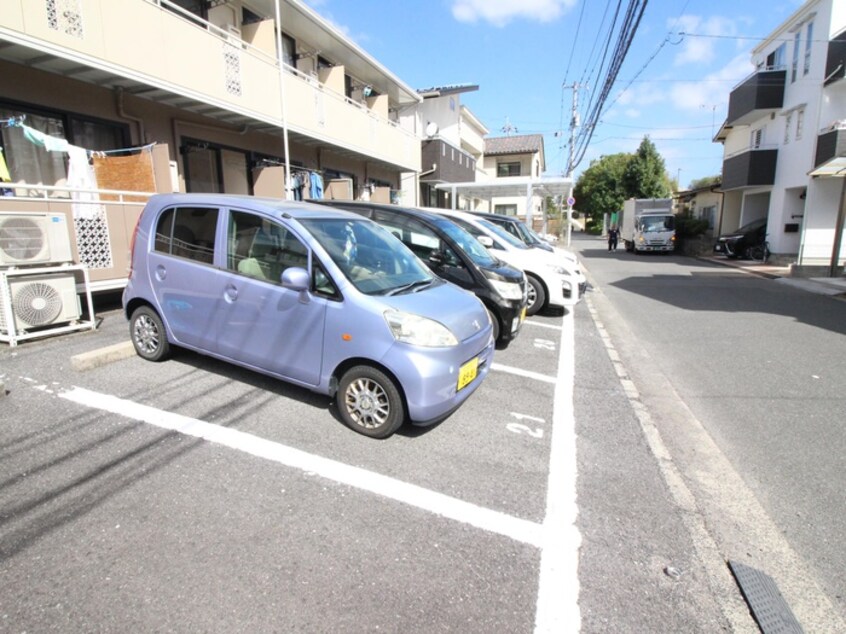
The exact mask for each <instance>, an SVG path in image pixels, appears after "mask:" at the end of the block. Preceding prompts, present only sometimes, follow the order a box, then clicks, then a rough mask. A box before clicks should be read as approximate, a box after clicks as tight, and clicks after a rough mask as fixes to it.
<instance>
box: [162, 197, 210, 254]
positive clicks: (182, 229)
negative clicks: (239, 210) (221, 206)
mask: <svg viewBox="0 0 846 634" xmlns="http://www.w3.org/2000/svg"><path fill="white" fill-rule="evenodd" d="M217 216H218V209H217V208H216V207H173V208H171V209H168V210H166V211H165V212H164V213H163V214H162V215H161V216H160V217H159V222H158V223H157V224H156V237H155V243H154V246H153V248H154V250H155V251H157V252H158V253H167V254H168V255H174V256H176V257H181V258H187V259H189V260H194V261H196V262H202V263H203V264H212V263H213V262H214V236H215V231H216V229H217Z"/></svg>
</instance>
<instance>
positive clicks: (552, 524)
mask: <svg viewBox="0 0 846 634" xmlns="http://www.w3.org/2000/svg"><path fill="white" fill-rule="evenodd" d="M558 349H559V353H558V377H557V380H556V381H555V404H554V409H553V414H552V439H551V441H550V442H551V444H550V451H549V471H548V473H549V476H548V478H549V480H548V484H547V489H546V517H545V518H544V521H543V550H542V551H541V564H540V578H539V579H538V602H537V608H536V612H535V632H537V633H541V632H543V633H547V632H556V633H558V632H578V631H579V630H580V629H581V620H582V619H581V612H580V610H579V575H578V570H579V547H580V546H581V543H582V536H581V533H580V532H579V528H578V526H576V520H577V519H578V514H579V508H578V505H577V503H576V477H577V463H576V417H575V412H574V409H573V383H574V378H575V366H576V359H575V325H574V318H573V313H572V311H571V312H569V313H568V314H567V315H565V317H564V321H563V326H562V331H561V341H560V343H559V346H558Z"/></svg>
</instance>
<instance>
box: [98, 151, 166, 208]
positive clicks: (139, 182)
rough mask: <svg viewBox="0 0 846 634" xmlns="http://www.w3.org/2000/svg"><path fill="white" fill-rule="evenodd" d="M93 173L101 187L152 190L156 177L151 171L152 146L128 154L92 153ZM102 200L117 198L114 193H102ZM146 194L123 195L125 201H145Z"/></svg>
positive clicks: (122, 189)
mask: <svg viewBox="0 0 846 634" xmlns="http://www.w3.org/2000/svg"><path fill="white" fill-rule="evenodd" d="M93 161H94V173H95V174H96V176H97V183H98V184H99V185H100V187H102V188H103V189H114V190H118V191H134V192H154V191H156V178H155V173H154V171H153V151H152V147H151V146H150V147H146V148H144V149H143V150H142V151H141V152H138V153H136V154H131V155H129V156H106V155H103V153H96V154H94V158H93ZM102 199H103V200H117V196H116V195H115V194H103V196H102ZM146 199H147V198H146V196H140V197H139V196H124V200H127V201H140V202H143V201H146Z"/></svg>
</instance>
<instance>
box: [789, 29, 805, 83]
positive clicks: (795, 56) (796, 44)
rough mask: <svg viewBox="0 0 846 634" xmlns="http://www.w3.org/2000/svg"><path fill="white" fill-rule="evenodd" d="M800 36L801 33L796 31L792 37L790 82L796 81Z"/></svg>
mask: <svg viewBox="0 0 846 634" xmlns="http://www.w3.org/2000/svg"><path fill="white" fill-rule="evenodd" d="M801 38H802V33H801V32H800V31H796V36H795V37H794V38H793V65H792V66H791V70H790V82H791V83H793V82H794V81H796V73H797V72H798V68H799V45H800V44H801V42H800V40H801Z"/></svg>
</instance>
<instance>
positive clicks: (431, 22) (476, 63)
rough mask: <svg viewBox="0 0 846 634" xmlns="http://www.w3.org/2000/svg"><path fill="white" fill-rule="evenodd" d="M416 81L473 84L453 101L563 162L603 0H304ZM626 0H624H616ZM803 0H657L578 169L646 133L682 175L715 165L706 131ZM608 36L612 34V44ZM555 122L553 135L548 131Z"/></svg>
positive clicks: (628, 148) (593, 81)
mask: <svg viewBox="0 0 846 634" xmlns="http://www.w3.org/2000/svg"><path fill="white" fill-rule="evenodd" d="M306 2H307V4H309V6H311V7H312V8H313V9H314V10H315V11H317V12H318V13H319V14H320V15H322V16H323V17H324V18H326V19H328V20H329V21H331V22H332V23H333V24H335V25H336V26H337V27H338V28H340V29H341V30H342V31H343V32H344V33H346V34H347V36H348V37H350V38H351V39H352V40H354V41H355V42H356V43H357V44H358V45H359V46H361V47H362V48H364V49H365V50H366V51H367V52H368V53H369V54H370V55H372V56H373V57H374V58H376V59H377V60H378V61H379V62H380V63H381V64H383V65H384V66H385V67H386V68H388V69H389V70H390V71H391V72H393V73H394V74H395V75H396V76H397V77H399V78H400V79H401V80H402V81H404V82H405V83H406V84H408V85H409V86H411V87H412V88H417V89H420V88H427V87H430V86H441V85H449V84H478V85H479V90H478V91H476V92H471V93H465V94H463V95H462V103H463V104H464V105H465V106H467V107H468V108H470V110H471V111H472V112H473V113H474V114H475V115H476V117H478V118H479V119H480V120H481V121H482V123H484V124H485V126H487V128H488V129H489V130H490V134H489V136H502V135H503V134H504V132H503V128H505V127H507V126H510V127H511V129H512V130H513V132H512V133H516V134H543V135H544V148H545V152H546V163H547V174H548V175H556V176H558V175H561V174H562V173H563V171H564V170H565V169H566V159H567V154H568V147H567V140H568V138H569V122H570V112H571V108H572V99H573V91H572V90H571V89H565V88H564V86H565V85H566V86H570V85H572V84H573V83H579V84H581V85H585V86H587V87H586V88H584V89H580V90H579V101H580V103H581V104H583V105H585V104H587V103H588V101H589V99H590V93H591V91H593V92H594V93H595V92H596V91H597V90H598V88H599V86H598V84H599V83H600V80H601V79H604V76H602V77H600V76H598V70H596V69H597V60H598V58H599V55H600V54H601V52H602V50H603V48H604V46H603V42H602V41H599V40H600V39H601V38H600V37H599V36H600V34H602V35H603V37H604V36H605V35H606V34H607V32H608V29H607V26H606V27H605V28H603V29H601V28H600V25H601V24H603V19H605V20H606V22H605V24H606V25H607V24H608V22H607V20H609V19H610V18H609V17H607V14H606V11H607V10H608V7H609V5H610V6H611V8H610V10H611V11H612V12H613V10H614V8H615V7H616V6H617V2H613V1H612V0H606V1H603V0H428V1H426V0H395V1H393V2H385V1H384V0H306ZM627 4H628V3H623V5H624V7H625V5H627ZM801 5H802V0H707V1H706V0H652V1H651V2H649V3H648V4H647V7H646V10H645V12H644V14H643V18H642V20H641V22H640V25H639V27H638V30H637V33H636V35H635V38H634V40H633V42H632V45H631V47H630V49H629V51H628V54H627V56H626V59H625V62H624V63H623V65H622V67H621V69H620V71H619V73H618V75H617V80H616V82H615V84H614V87H613V89H612V90H611V92H610V95H609V98H608V100H607V101H606V105H605V109H604V110H603V115H602V117H601V119H600V122H599V124H598V125H597V127H596V129H595V132H594V134H593V137H592V141H591V143H590V145H589V147H588V148H587V151H586V153H585V155H584V158H583V160H582V161H581V162H580V163H579V164H578V165H577V166H576V170H575V176H576V177H578V175H579V173H580V172H581V171H583V170H584V169H586V168H587V167H588V166H589V164H590V161H591V160H592V159H596V158H598V157H600V156H602V155H607V154H614V153H616V152H634V151H635V150H636V149H637V146H638V145H639V144H640V142H641V140H642V139H643V137H644V135H649V137H650V139H652V141H653V142H654V143H655V145H656V147H657V148H658V151H659V152H660V153H661V155H662V156H663V157H664V160H665V163H666V166H667V172H668V173H669V175H670V176H671V177H674V178H676V177H678V178H679V180H680V183H681V186H682V187H686V186H687V185H688V183H690V181H691V180H692V179H695V178H701V177H704V176H712V175H716V174H719V173H720V169H721V166H722V146H721V145H720V144H718V143H712V142H711V139H712V137H713V134H714V132H715V131H716V130H717V129H718V128H719V126H720V123H721V122H722V121H723V120H724V118H725V114H726V108H727V105H728V95H729V93H730V91H731V90H732V88H733V87H734V86H735V85H736V84H737V83H738V82H740V81H741V80H742V79H744V78H745V77H746V76H748V75H749V73H751V72H752V70H753V68H752V66H751V63H750V53H751V51H752V49H753V48H755V46H757V45H758V43H760V41H761V39H762V38H764V37H765V36H766V35H767V34H769V33H770V32H771V31H772V30H773V29H774V28H775V27H777V26H778V25H779V24H781V23H782V22H783V21H784V20H785V19H786V18H787V17H789V16H790V15H791V14H792V13H793V12H794V11H796V9H798V8H799V6H801ZM614 33H615V39H614V41H612V46H611V48H612V49H613V46H614V42H615V41H616V33H617V31H616V30H615V32H614ZM556 132H561V133H562V135H561V136H558V137H556V136H555V134H556Z"/></svg>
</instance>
